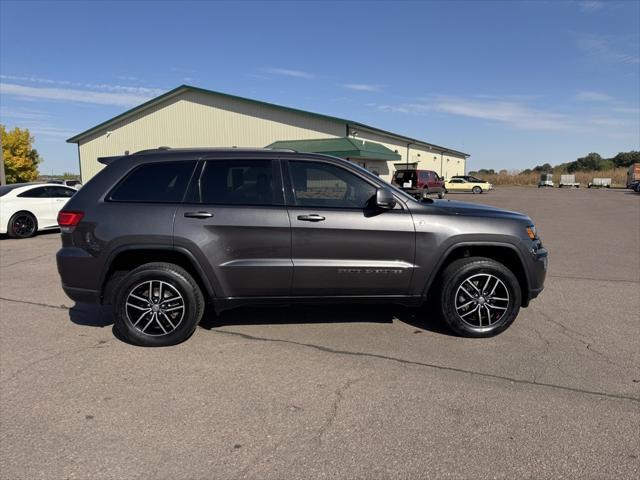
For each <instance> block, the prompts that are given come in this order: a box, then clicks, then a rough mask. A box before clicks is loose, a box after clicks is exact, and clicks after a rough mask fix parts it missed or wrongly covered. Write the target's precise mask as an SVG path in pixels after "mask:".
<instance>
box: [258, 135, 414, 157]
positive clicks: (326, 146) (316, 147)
mask: <svg viewBox="0 0 640 480" xmlns="http://www.w3.org/2000/svg"><path fill="white" fill-rule="evenodd" d="M267 148H289V149H291V150H296V151H298V152H308V153H324V154H325V155H333V156H334V157H341V158H369V159H375V160H391V161H393V160H400V159H401V158H402V157H401V156H400V155H398V154H397V153H395V152H394V151H393V150H390V149H388V148H387V147H385V146H384V145H381V144H379V143H376V142H369V141H364V140H360V139H355V138H347V137H340V138H318V139H313V140H282V141H278V142H273V143H272V144H271V145H269V146H268V147H267Z"/></svg>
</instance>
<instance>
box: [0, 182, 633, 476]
mask: <svg viewBox="0 0 640 480" xmlns="http://www.w3.org/2000/svg"><path fill="white" fill-rule="evenodd" d="M449 198H451V199H456V200H468V201H473V202H478V203H487V204H492V205H497V206H500V207H504V208H507V209H512V210H519V211H523V212H526V213H528V214H529V215H531V216H532V218H533V219H534V220H535V221H536V224H537V225H538V228H539V231H540V232H541V235H542V239H543V242H544V243H545V245H546V246H547V248H548V249H549V250H550V253H551V257H550V270H549V276H548V277H547V282H546V290H545V291H544V292H543V293H542V295H541V297H540V298H539V299H537V300H536V301H534V302H532V304H531V306H530V307H529V308H527V309H524V310H522V311H521V313H520V316H519V317H518V319H517V320H516V322H515V324H514V325H513V326H512V327H511V328H510V329H508V330H507V331H506V332H505V333H503V334H502V335H499V336H498V337H495V338H491V339H480V340H471V339H463V338H458V337H454V336H452V335H450V334H449V333H448V332H447V331H446V330H445V329H444V328H443V327H442V325H440V324H439V323H438V322H436V321H434V320H433V318H432V316H430V315H429V312H428V311H424V310H408V309H402V308H396V307H392V306H389V307H382V308H381V307H361V306H350V307H344V306H342V307H340V306H338V307H330V306H327V307H321V308H319V307H295V308H293V307H288V308H284V307H282V308H268V309H260V308H246V309H239V310H235V311H230V312H227V313H225V314H223V315H222V316H221V317H220V318H217V319H216V318H208V319H206V321H205V322H204V324H203V328H199V329H198V331H197V332H196V334H195V335H194V337H193V338H191V339H190V340H189V341H187V342H185V343H183V344H181V345H178V346H176V347H171V348H163V349H144V348H138V347H133V346H130V345H127V344H125V343H123V342H121V341H120V340H118V339H117V338H115V337H114V335H113V333H112V327H111V323H112V322H111V318H110V312H109V309H108V308H107V307H104V308H97V307H93V306H88V305H77V306H74V305H73V303H72V302H71V301H70V300H69V299H68V298H67V297H66V296H65V295H64V293H63V292H62V289H61V288H60V285H59V280H58V276H57V272H56V267H55V258H54V254H55V251H56V250H57V249H58V247H59V243H60V239H59V235H58V234H57V233H48V234H41V235H38V236H37V237H35V238H33V239H29V240H23V241H15V240H9V239H2V240H0V266H1V278H0V297H1V299H0V314H1V320H0V329H1V330H0V346H1V349H0V365H1V371H0V382H1V383H0V385H1V387H0V420H1V422H0V425H1V426H0V476H1V477H2V478H7V479H22V478H25V479H36V478H43V479H58V478H60V479H63V478H65V479H66V478H92V479H93V478H118V479H122V478H189V479H205V478H212V479H213V478H219V479H232V478H264V479H268V478H317V477H324V478H363V479H365V478H366V479H374V478H380V479H383V478H384V479H386V478H399V479H409V478H561V477H565V478H567V477H571V478H638V475H639V474H640V458H639V457H640V228H639V221H640V195H637V194H633V193H631V192H629V191H615V190H601V191H593V190H585V189H580V190H559V189H553V190H538V189H535V188H502V189H498V190H496V191H493V192H491V193H489V194H483V195H470V194H469V195H464V194H459V195H455V196H454V195H450V196H449Z"/></svg>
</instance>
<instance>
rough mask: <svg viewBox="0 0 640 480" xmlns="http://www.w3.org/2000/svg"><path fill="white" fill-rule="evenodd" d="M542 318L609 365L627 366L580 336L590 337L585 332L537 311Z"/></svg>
mask: <svg viewBox="0 0 640 480" xmlns="http://www.w3.org/2000/svg"><path fill="white" fill-rule="evenodd" d="M537 312H538V313H539V314H540V315H541V316H542V318H544V319H545V320H546V321H548V322H550V323H553V324H554V325H556V326H558V327H560V329H561V331H560V333H561V334H562V335H564V336H565V337H567V338H569V339H571V340H574V341H576V342H578V343H581V344H582V345H583V346H584V348H585V349H586V350H588V351H589V352H592V353H594V354H596V355H597V356H598V357H600V358H601V359H602V360H603V361H604V362H606V363H608V364H609V365H613V366H615V367H618V368H627V367H625V366H624V365H620V364H619V363H617V362H614V361H613V360H611V359H610V358H609V357H608V356H607V355H606V354H605V353H604V352H601V351H600V350H597V349H595V348H594V347H593V343H591V342H587V341H586V340H583V339H582V338H580V337H584V338H589V337H587V336H586V335H585V334H583V333H581V332H578V331H577V330H573V329H571V328H569V327H567V326H566V325H564V324H563V323H561V322H558V321H557V320H554V319H552V318H551V317H550V316H549V315H547V314H546V313H544V312H542V311H537Z"/></svg>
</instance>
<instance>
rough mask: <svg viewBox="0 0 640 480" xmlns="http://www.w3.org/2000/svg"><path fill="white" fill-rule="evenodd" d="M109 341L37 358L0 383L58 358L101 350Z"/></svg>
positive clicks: (101, 341) (100, 341)
mask: <svg viewBox="0 0 640 480" xmlns="http://www.w3.org/2000/svg"><path fill="white" fill-rule="evenodd" d="M110 341H111V340H99V341H98V342H96V343H95V344H93V345H86V346H84V347H77V348H70V349H68V350H62V351H61V352H56V353H54V354H52V355H47V356H45V357H42V358H39V359H38V360H34V361H33V362H30V363H28V364H27V365H25V366H24V367H22V368H19V369H18V370H16V371H15V372H13V374H12V375H11V376H10V377H9V378H7V379H6V380H4V381H3V382H2V383H8V382H10V381H11V380H13V379H14V378H16V377H18V376H20V375H21V374H23V373H24V372H26V371H28V370H30V369H31V368H33V367H34V366H36V365H38V364H40V363H42V362H48V361H49V360H53V359H56V358H59V357H63V356H65V355H67V354H75V353H80V352H84V351H85V350H91V349H94V348H102V347H103V346H104V345H105V344H106V343H109V342H110Z"/></svg>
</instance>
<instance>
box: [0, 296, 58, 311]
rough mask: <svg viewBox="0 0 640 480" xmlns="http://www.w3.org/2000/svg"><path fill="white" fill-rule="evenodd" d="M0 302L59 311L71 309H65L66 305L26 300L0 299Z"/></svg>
mask: <svg viewBox="0 0 640 480" xmlns="http://www.w3.org/2000/svg"><path fill="white" fill-rule="evenodd" d="M0 300H4V301H5V302H14V303H23V304H25V305H36V306H38V307H47V308H57V309H60V310H69V309H71V307H67V306H66V305H52V304H50V303H40V302H30V301H28V300H18V299H16V298H6V297H0Z"/></svg>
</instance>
